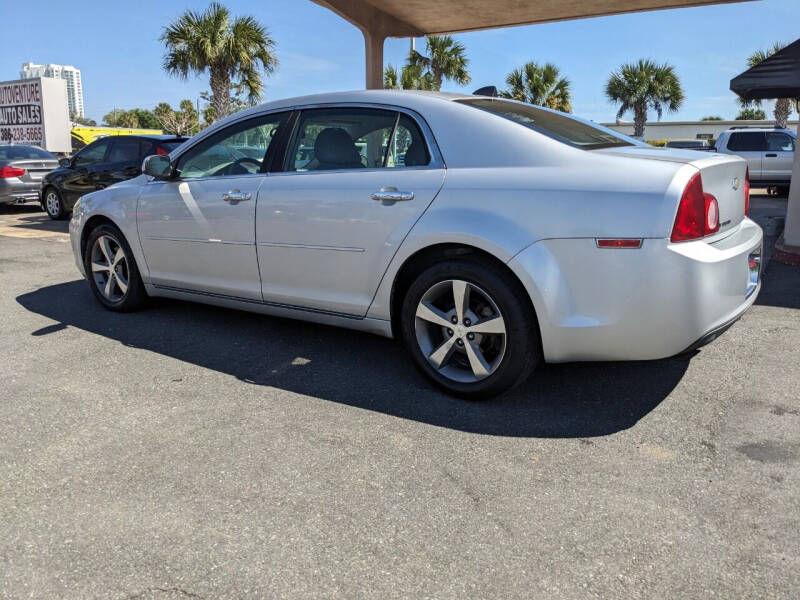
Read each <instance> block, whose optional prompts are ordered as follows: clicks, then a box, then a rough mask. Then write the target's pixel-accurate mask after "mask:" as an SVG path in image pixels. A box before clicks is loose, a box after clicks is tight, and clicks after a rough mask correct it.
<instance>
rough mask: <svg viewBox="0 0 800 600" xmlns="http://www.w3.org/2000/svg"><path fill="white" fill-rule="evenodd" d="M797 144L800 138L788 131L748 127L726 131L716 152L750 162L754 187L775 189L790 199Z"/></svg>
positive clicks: (751, 181) (751, 179) (721, 135)
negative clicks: (733, 155) (732, 155)
mask: <svg viewBox="0 0 800 600" xmlns="http://www.w3.org/2000/svg"><path fill="white" fill-rule="evenodd" d="M796 144H797V136H796V134H795V132H793V131H791V130H789V129H777V128H768V127H747V128H733V129H728V130H727V131H723V132H722V133H721V134H720V136H719V138H717V143H716V149H717V152H720V153H723V154H735V155H736V156H741V157H742V158H744V159H745V160H746V161H747V169H748V172H749V176H750V183H751V185H753V186H755V187H774V188H777V191H778V194H780V195H788V193H789V184H790V183H791V181H792V162H793V161H794V147H795V145H796Z"/></svg>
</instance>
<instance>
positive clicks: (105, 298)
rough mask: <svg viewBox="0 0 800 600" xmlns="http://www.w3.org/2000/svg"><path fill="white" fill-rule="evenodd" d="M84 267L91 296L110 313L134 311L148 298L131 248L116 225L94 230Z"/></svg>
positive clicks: (89, 240) (87, 246) (87, 241)
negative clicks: (111, 311)
mask: <svg viewBox="0 0 800 600" xmlns="http://www.w3.org/2000/svg"><path fill="white" fill-rule="evenodd" d="M83 265H84V268H85V269H86V278H87V279H88V280H89V286H90V287H91V288H92V293H94V295H95V297H96V298H97V299H98V300H99V301H100V303H101V304H103V306H105V307H106V308H108V309H109V310H114V311H119V312H126V311H130V310H135V309H137V308H139V307H140V306H141V305H142V304H143V303H144V301H145V299H146V298H147V293H146V292H145V290H144V285H143V284H142V278H141V276H140V274H139V269H138V268H137V266H136V261H135V260H134V258H133V253H132V252H131V248H130V246H129V245H128V242H127V241H126V240H125V236H123V235H122V232H121V231H120V230H119V229H117V228H116V227H114V226H113V225H110V224H105V225H100V226H99V227H96V228H95V229H93V230H92V231H91V233H90V234H89V237H88V239H87V240H86V250H85V251H84V256H83Z"/></svg>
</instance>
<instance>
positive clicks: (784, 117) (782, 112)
mask: <svg viewBox="0 0 800 600" xmlns="http://www.w3.org/2000/svg"><path fill="white" fill-rule="evenodd" d="M785 47H786V44H784V43H781V42H775V43H774V44H773V45H772V47H771V48H767V49H766V50H756V51H755V52H753V53H752V54H751V55H750V56H749V57H748V59H747V65H748V66H749V67H755V66H756V65H759V64H761V63H762V62H764V61H765V60H767V59H768V58H769V57H770V56H772V55H773V54H775V53H776V52H780V51H781V50H783V49H784V48H785ZM739 106H741V107H742V112H744V109H747V108H760V107H761V100H745V99H744V98H742V97H741V96H739ZM773 114H774V115H775V124H776V125H777V126H778V127H782V128H785V127H786V122H787V121H788V120H789V115H791V114H792V101H791V99H789V98H778V99H777V100H775V111H774V112H773Z"/></svg>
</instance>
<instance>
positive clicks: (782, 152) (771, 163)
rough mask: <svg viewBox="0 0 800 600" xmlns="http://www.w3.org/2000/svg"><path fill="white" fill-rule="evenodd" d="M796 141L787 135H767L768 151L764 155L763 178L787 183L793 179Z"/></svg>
mask: <svg viewBox="0 0 800 600" xmlns="http://www.w3.org/2000/svg"><path fill="white" fill-rule="evenodd" d="M794 147H795V143H794V139H793V138H792V137H791V136H790V135H788V134H786V133H779V132H775V133H767V149H766V151H765V152H763V153H762V159H761V178H762V179H765V180H768V181H786V182H787V183H788V182H789V180H790V179H791V178H792V162H793V161H794Z"/></svg>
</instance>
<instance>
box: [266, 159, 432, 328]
mask: <svg viewBox="0 0 800 600" xmlns="http://www.w3.org/2000/svg"><path fill="white" fill-rule="evenodd" d="M443 181H444V170H443V169H429V170H425V169H423V170H416V169H397V170H391V169H385V170H374V171H372V170H369V171H367V170H363V171H355V172H354V171H343V172H340V173H336V172H328V173H311V172H308V173H283V174H276V175H273V176H270V177H269V178H268V179H267V181H266V182H265V184H264V186H263V187H262V189H261V194H260V195H259V198H258V214H257V218H256V239H257V249H258V263H259V266H260V269H261V280H262V288H263V294H264V300H266V301H270V302H278V303H285V304H292V305H299V306H305V307H309V308H314V309H319V310H326V311H332V312H341V313H346V314H352V315H358V316H363V315H365V314H366V312H367V309H368V308H369V305H370V302H371V301H372V297H373V296H374V294H375V290H377V288H378V284H379V283H380V280H381V277H382V276H383V274H384V272H385V271H386V268H387V267H388V265H389V261H390V260H391V258H392V256H394V253H395V252H396V251H397V248H398V247H399V245H400V243H401V242H402V241H403V239H404V238H405V236H406V234H407V233H408V232H409V231H410V229H411V227H412V226H413V225H414V223H415V222H416V221H417V219H419V217H420V216H421V215H422V213H423V212H424V211H425V209H426V208H427V207H428V205H430V203H431V201H432V200H433V199H434V197H435V196H436V194H437V193H438V191H439V189H440V188H441V186H442V183H443ZM381 188H397V190H398V191H405V192H413V194H414V199H413V200H406V201H399V202H381V201H377V200H373V199H372V197H371V195H372V194H373V193H375V192H378V191H379V190H380V189H381Z"/></svg>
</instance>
